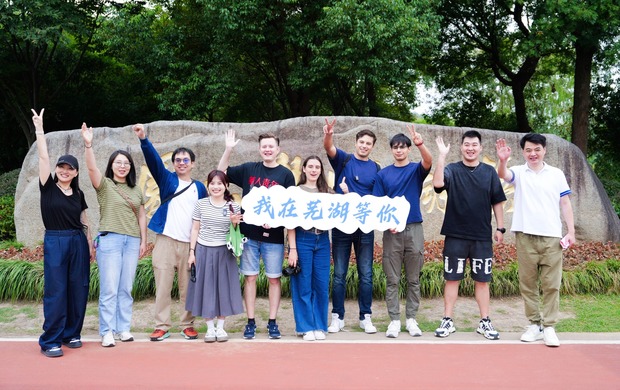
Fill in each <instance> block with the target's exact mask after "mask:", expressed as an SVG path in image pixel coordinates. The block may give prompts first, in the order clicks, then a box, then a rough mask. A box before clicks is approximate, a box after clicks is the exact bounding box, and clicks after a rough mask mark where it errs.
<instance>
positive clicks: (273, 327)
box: [267, 322, 282, 339]
mask: <svg viewBox="0 0 620 390" xmlns="http://www.w3.org/2000/svg"><path fill="white" fill-rule="evenodd" d="M267 331H269V338H270V339H279V338H280V337H282V335H281V334H280V330H279V329H278V324H276V323H275V322H274V323H273V324H267Z"/></svg>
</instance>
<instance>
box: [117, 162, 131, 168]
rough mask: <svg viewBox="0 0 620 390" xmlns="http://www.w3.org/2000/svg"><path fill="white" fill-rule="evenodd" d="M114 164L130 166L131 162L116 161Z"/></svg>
mask: <svg viewBox="0 0 620 390" xmlns="http://www.w3.org/2000/svg"><path fill="white" fill-rule="evenodd" d="M114 165H116V166H117V167H130V166H131V163H130V162H129V161H114Z"/></svg>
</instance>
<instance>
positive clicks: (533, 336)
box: [521, 324, 544, 343]
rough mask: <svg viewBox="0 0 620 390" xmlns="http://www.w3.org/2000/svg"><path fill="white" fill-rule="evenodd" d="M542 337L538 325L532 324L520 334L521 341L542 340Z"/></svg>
mask: <svg viewBox="0 0 620 390" xmlns="http://www.w3.org/2000/svg"><path fill="white" fill-rule="evenodd" d="M543 337H544V335H543V332H542V330H541V329H540V326H539V325H536V324H532V325H530V326H528V327H527V330H526V331H525V333H523V334H522V335H521V341H524V342H526V343H531V342H532V341H537V340H542V339H543Z"/></svg>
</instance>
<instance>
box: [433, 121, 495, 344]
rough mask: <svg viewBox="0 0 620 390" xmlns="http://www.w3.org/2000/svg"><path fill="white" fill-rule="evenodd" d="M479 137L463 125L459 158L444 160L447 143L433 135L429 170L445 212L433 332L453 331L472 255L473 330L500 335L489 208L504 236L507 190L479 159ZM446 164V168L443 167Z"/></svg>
mask: <svg viewBox="0 0 620 390" xmlns="http://www.w3.org/2000/svg"><path fill="white" fill-rule="evenodd" d="M481 141H482V138H481V136H480V133H479V132H477V131H475V130H470V131H467V132H465V133H464V134H463V136H462V138H461V156H462V161H459V162H456V163H452V164H449V165H447V166H446V156H447V155H448V152H449V151H450V145H449V144H448V145H447V146H446V145H445V144H444V142H443V139H442V138H441V137H437V146H438V148H439V158H438V161H437V168H436V169H435V174H434V176H433V187H434V188H435V192H436V193H441V192H442V191H443V190H446V191H447V192H448V201H447V204H446V214H445V217H444V220H443V226H442V227H441V234H442V235H444V236H446V239H445V241H444V249H443V258H444V278H445V279H446V284H445V287H444V317H443V319H442V320H441V324H440V325H439V328H437V330H435V336H437V337H448V336H449V335H450V333H453V332H455V331H456V328H455V327H454V321H453V320H452V314H453V310H454V304H455V303H456V299H457V297H458V293H459V283H460V281H461V280H462V279H463V278H464V277H465V265H466V263H467V259H469V261H470V267H471V277H472V279H473V280H474V288H475V296H476V302H477V303H478V308H479V310H480V317H481V320H480V323H479V325H478V329H476V332H478V333H480V334H482V335H483V336H484V337H486V338H487V339H489V340H497V339H499V332H497V331H496V330H495V329H494V328H493V325H492V324H491V319H490V318H489V301H490V299H491V298H490V296H491V295H490V290H489V282H490V281H491V267H492V264H493V240H492V238H491V237H492V235H493V233H492V227H491V209H492V210H493V213H494V214H495V222H496V224H497V229H496V231H495V240H496V241H497V242H498V243H501V242H502V241H503V239H504V233H505V232H506V229H505V228H504V211H503V203H504V202H505V201H506V195H505V194H504V190H503V189H502V185H501V183H500V180H499V176H498V175H497V172H496V171H495V169H494V168H493V167H492V166H490V165H488V164H485V163H482V162H481V161H480V152H481V151H482V143H481ZM444 167H445V168H444Z"/></svg>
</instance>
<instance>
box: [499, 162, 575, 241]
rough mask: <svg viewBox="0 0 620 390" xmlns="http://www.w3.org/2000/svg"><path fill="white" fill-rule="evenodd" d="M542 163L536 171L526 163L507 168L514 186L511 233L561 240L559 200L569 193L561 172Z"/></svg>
mask: <svg viewBox="0 0 620 390" xmlns="http://www.w3.org/2000/svg"><path fill="white" fill-rule="evenodd" d="M543 164H544V166H543V168H542V169H541V170H540V171H538V172H535V171H533V170H531V169H530V168H529V167H528V166H527V164H524V165H517V166H514V167H512V168H510V171H511V172H512V173H513V175H514V176H513V179H512V182H511V183H510V184H512V185H514V187H515V193H514V213H513V215H512V231H513V232H523V233H526V234H532V235H537V236H545V237H558V238H561V237H562V220H561V218H560V198H561V197H562V196H566V195H569V194H570V193H571V190H570V188H569V187H568V183H567V182H566V177H565V176H564V172H562V171H561V170H560V169H558V168H555V167H552V166H550V165H548V164H546V163H543Z"/></svg>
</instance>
